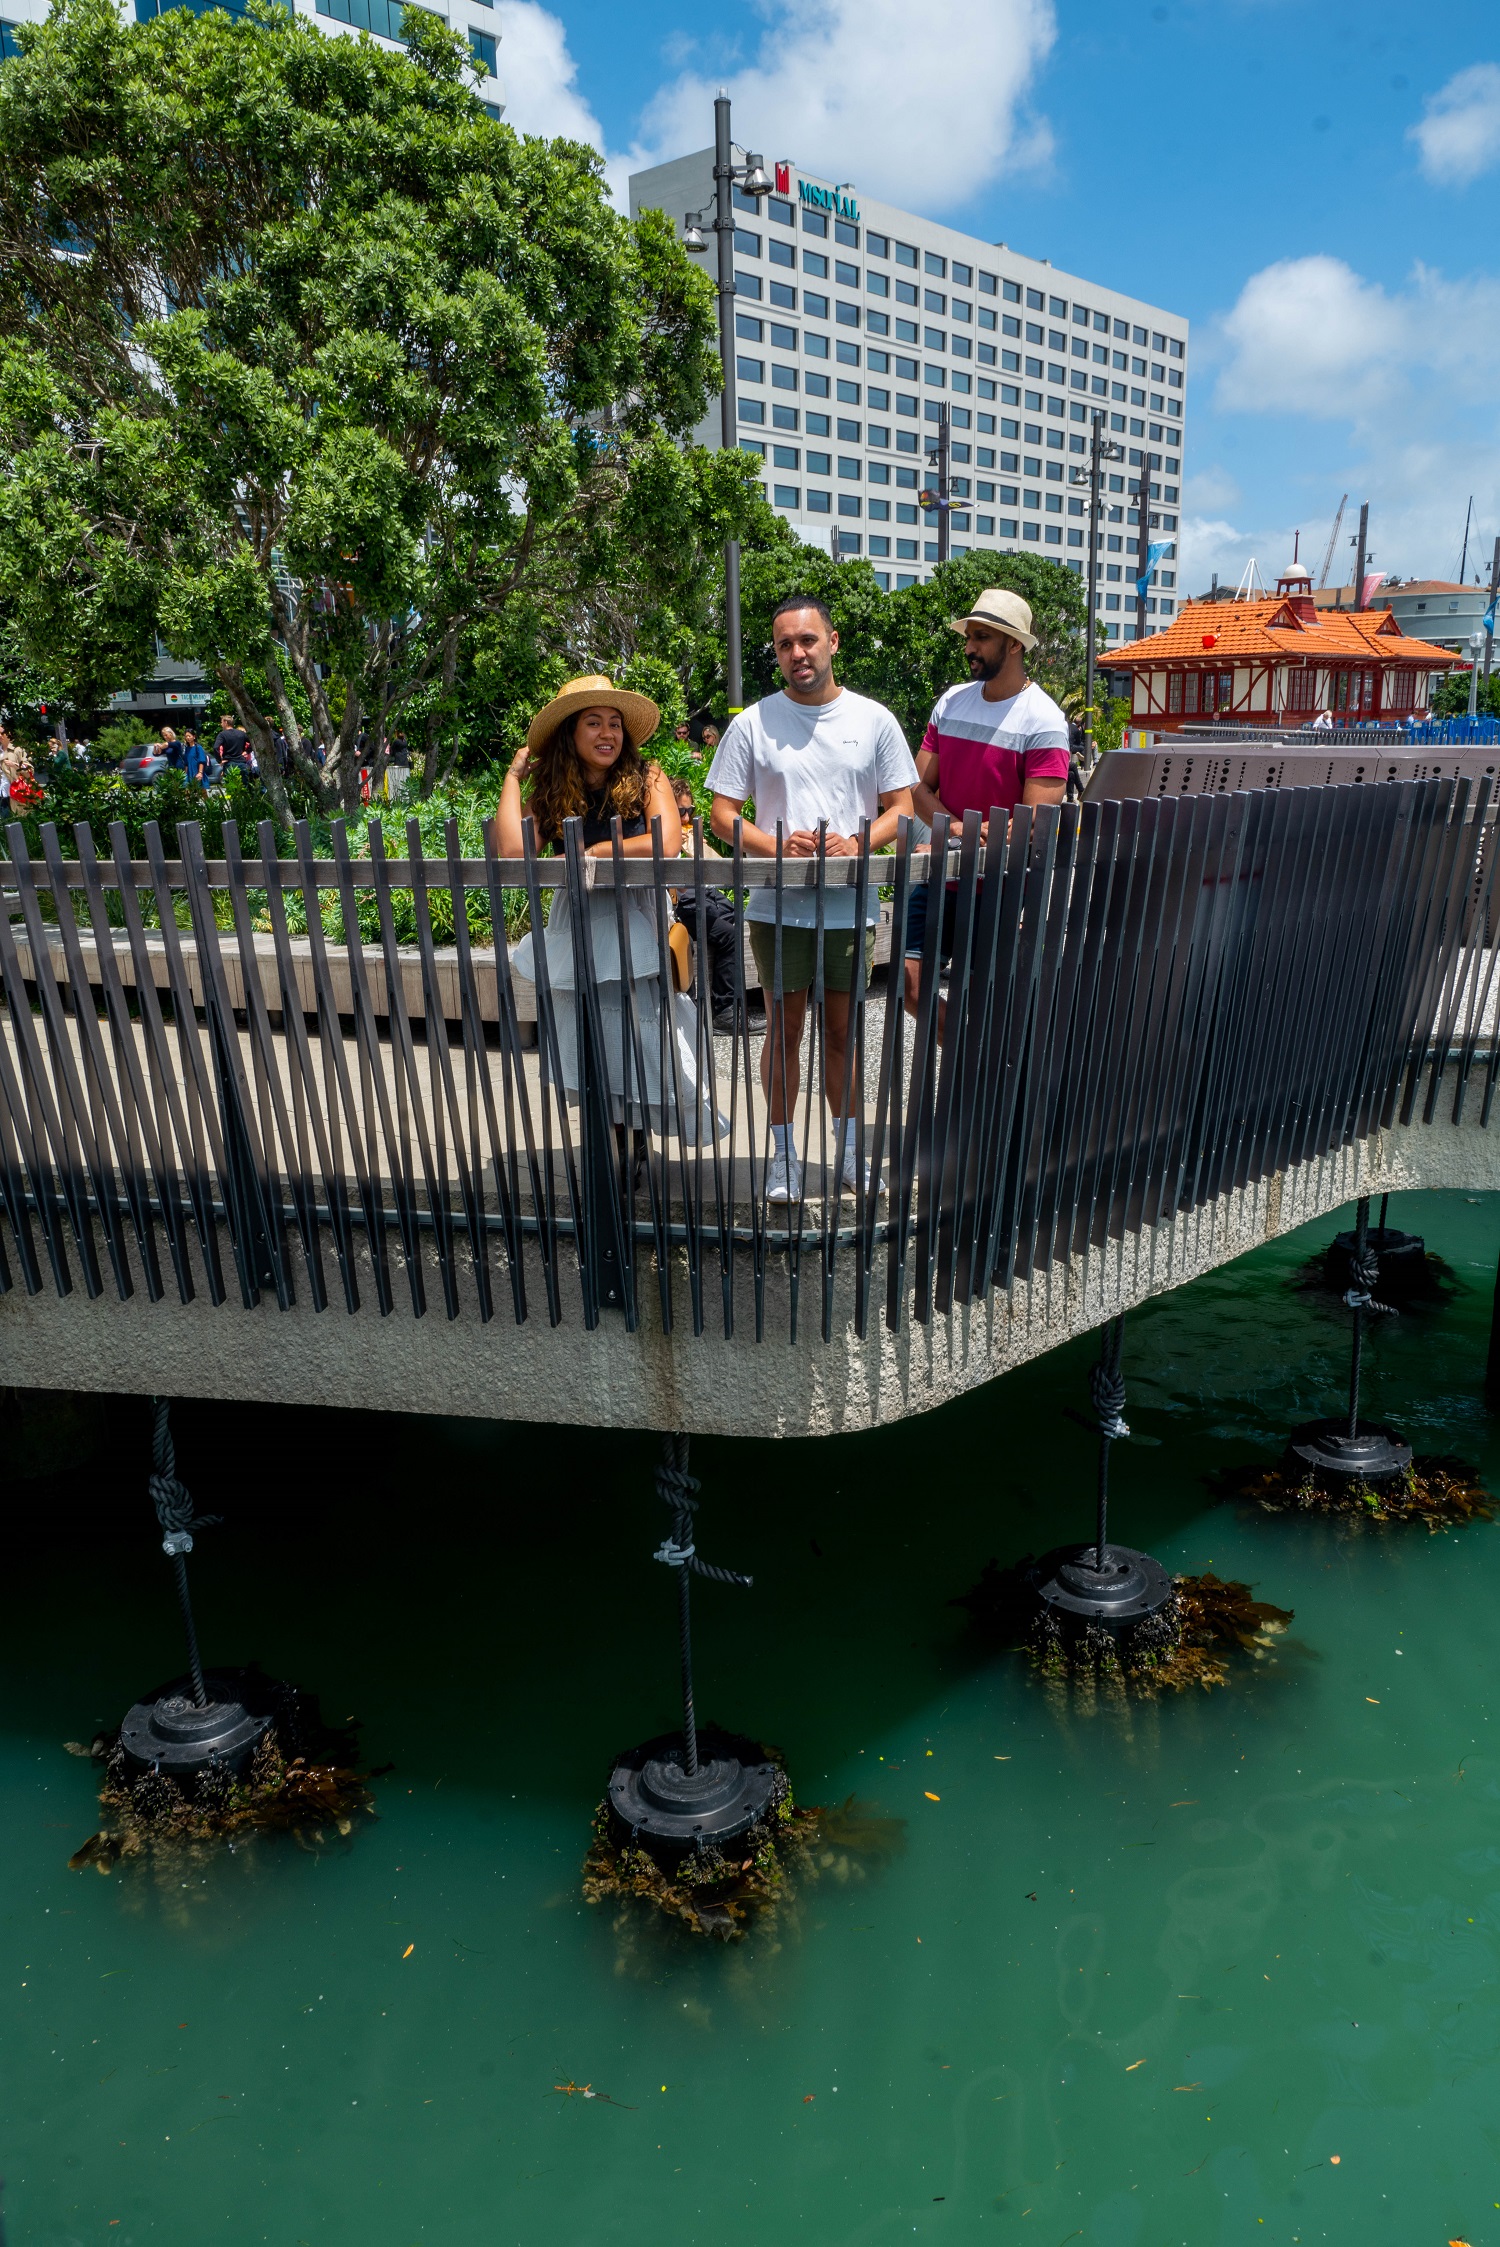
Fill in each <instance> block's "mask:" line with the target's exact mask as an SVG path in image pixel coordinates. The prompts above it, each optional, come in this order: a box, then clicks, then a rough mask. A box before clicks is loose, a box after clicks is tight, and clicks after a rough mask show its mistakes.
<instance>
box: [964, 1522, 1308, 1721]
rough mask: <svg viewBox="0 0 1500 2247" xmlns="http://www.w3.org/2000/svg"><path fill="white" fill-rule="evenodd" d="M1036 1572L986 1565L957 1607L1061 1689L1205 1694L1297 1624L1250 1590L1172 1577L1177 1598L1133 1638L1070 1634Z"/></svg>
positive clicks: (1208, 1579) (1030, 1565)
mask: <svg viewBox="0 0 1500 2247" xmlns="http://www.w3.org/2000/svg"><path fill="white" fill-rule="evenodd" d="M1034 1566H1035V1563H1034V1561H1033V1559H1032V1557H1031V1555H1030V1554H1028V1555H1027V1556H1026V1558H1025V1559H1023V1560H1020V1561H1017V1562H1016V1563H1015V1564H1014V1565H1013V1566H1011V1567H1009V1568H1002V1567H1001V1566H1000V1563H999V1562H998V1561H995V1560H989V1561H986V1562H985V1565H984V1568H983V1570H982V1571H981V1573H980V1578H979V1581H978V1583H977V1584H976V1585H975V1586H974V1588H973V1590H972V1591H968V1592H965V1593H964V1594H963V1595H962V1596H961V1597H960V1598H959V1599H956V1600H955V1601H954V1603H953V1604H954V1606H955V1607H964V1608H967V1609H968V1611H969V1613H970V1615H971V1616H972V1617H973V1618H974V1621H975V1623H976V1625H977V1626H978V1628H979V1629H980V1630H981V1631H982V1632H983V1633H984V1635H985V1637H987V1638H989V1639H991V1640H994V1641H997V1642H999V1643H1001V1644H1004V1645H1007V1646H1009V1647H1011V1648H1012V1649H1013V1650H1015V1651H1017V1652H1020V1653H1024V1654H1025V1655H1026V1657H1027V1659H1028V1660H1029V1661H1030V1663H1031V1665H1032V1667H1033V1668H1034V1669H1035V1670H1036V1671H1037V1672H1038V1673H1039V1674H1040V1675H1041V1676H1042V1677H1044V1678H1047V1679H1049V1680H1051V1681H1054V1682H1062V1681H1065V1680H1069V1679H1072V1680H1077V1681H1083V1680H1089V1681H1092V1682H1096V1683H1098V1684H1101V1685H1106V1686H1115V1687H1118V1688H1122V1689H1123V1688H1125V1687H1129V1688H1130V1689H1132V1690H1133V1691H1134V1692H1135V1693H1137V1694H1139V1695H1142V1696H1144V1697H1146V1698H1154V1697H1155V1696H1156V1695H1157V1694H1159V1693H1162V1692H1172V1693H1182V1692H1186V1691H1187V1690H1188V1689H1189V1688H1190V1687H1192V1686H1195V1685H1197V1686H1201V1687H1202V1688H1203V1689H1204V1691H1205V1692H1207V1691H1208V1690H1210V1689H1211V1688H1212V1687H1213V1686H1216V1685H1227V1684H1228V1683H1229V1661H1230V1658H1231V1656H1232V1655H1233V1654H1234V1652H1235V1651H1236V1650H1239V1651H1241V1652H1244V1653H1248V1654H1250V1655H1252V1656H1254V1657H1255V1658H1256V1659H1257V1660H1259V1659H1262V1658H1263V1657H1264V1656H1265V1655H1266V1654H1267V1653H1268V1652H1269V1651H1270V1649H1271V1647H1272V1644H1273V1642H1274V1640H1275V1639H1276V1638H1277V1637H1278V1636H1279V1635H1280V1634H1281V1633H1282V1632H1283V1631H1285V1629H1286V1628H1287V1625H1288V1624H1289V1623H1290V1622H1291V1620H1292V1611H1291V1609H1290V1608H1285V1607H1273V1606H1272V1605H1271V1604H1270V1602H1269V1601H1268V1600H1258V1599H1256V1598H1255V1597H1254V1596H1253V1593H1252V1590H1251V1587H1250V1586H1249V1585H1248V1584H1242V1583H1239V1582H1237V1581H1235V1580H1233V1579H1228V1578H1223V1577H1218V1576H1215V1575H1213V1574H1212V1573H1211V1572H1210V1573H1209V1574H1207V1575H1204V1576H1174V1577H1173V1579H1172V1596H1171V1598H1170V1599H1169V1600H1168V1601H1167V1602H1166V1604H1165V1605H1164V1606H1162V1607H1160V1608H1158V1610H1157V1611H1156V1613H1155V1614H1154V1615H1148V1616H1146V1617H1145V1618H1144V1619H1143V1620H1142V1621H1141V1622H1139V1623H1137V1624H1135V1625H1134V1626H1133V1627H1132V1628H1131V1629H1129V1630H1126V1631H1121V1632H1118V1633H1116V1632H1113V1631H1109V1630H1107V1629H1106V1628H1105V1627H1104V1625H1103V1624H1102V1623H1094V1622H1090V1623H1084V1624H1081V1625H1078V1626H1075V1627H1074V1628H1072V1629H1069V1628H1068V1627H1067V1625H1066V1623H1065V1622H1064V1620H1063V1619H1062V1618H1061V1617H1060V1616H1059V1615H1058V1613H1057V1612H1056V1610H1055V1609H1053V1608H1050V1607H1047V1606H1044V1605H1043V1604H1042V1603H1041V1602H1040V1601H1039V1600H1038V1599H1037V1597H1036V1594H1035V1590H1034V1588H1033V1580H1032V1577H1033V1569H1034Z"/></svg>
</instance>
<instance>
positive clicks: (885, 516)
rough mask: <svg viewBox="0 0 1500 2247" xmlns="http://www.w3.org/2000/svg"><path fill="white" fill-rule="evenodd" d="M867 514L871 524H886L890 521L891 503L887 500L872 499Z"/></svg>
mask: <svg viewBox="0 0 1500 2247" xmlns="http://www.w3.org/2000/svg"><path fill="white" fill-rule="evenodd" d="M869 512H870V517H871V520H872V521H873V522H877V523H888V522H889V521H890V519H891V503H890V501H889V500H888V499H872V500H871V501H870V504H869Z"/></svg>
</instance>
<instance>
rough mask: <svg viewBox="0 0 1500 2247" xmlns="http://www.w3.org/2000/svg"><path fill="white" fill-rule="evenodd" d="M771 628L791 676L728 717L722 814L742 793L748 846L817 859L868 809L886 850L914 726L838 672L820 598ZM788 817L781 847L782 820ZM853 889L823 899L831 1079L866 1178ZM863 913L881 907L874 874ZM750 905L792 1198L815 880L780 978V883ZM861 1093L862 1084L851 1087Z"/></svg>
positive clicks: (844, 1171) (784, 1171)
mask: <svg viewBox="0 0 1500 2247" xmlns="http://www.w3.org/2000/svg"><path fill="white" fill-rule="evenodd" d="M771 639H772V645H773V647H774V649H775V652H776V661H777V665H778V667H779V668H780V671H781V676H782V678H783V679H784V680H785V681H786V685H785V686H784V688H783V689H782V691H781V692H780V693H779V694H768V695H767V696H766V697H765V699H764V701H762V702H756V703H752V705H751V707H750V708H749V709H748V710H743V711H741V712H740V714H739V716H738V717H737V718H734V719H732V720H731V721H730V724H729V726H728V728H727V729H726V731H725V734H724V738H723V740H722V741H721V742H720V743H719V746H718V749H717V751H716V752H715V755H714V761H713V763H712V765H711V766H710V767H709V772H708V787H709V790H710V792H711V793H712V796H713V814H712V825H713V831H714V833H715V834H716V835H717V836H718V837H719V838H720V839H721V841H724V842H730V841H732V840H733V837H734V823H735V820H736V819H737V818H739V817H740V811H741V807H742V806H743V805H744V804H745V803H747V802H748V803H750V804H753V806H754V811H755V818H754V821H753V823H752V821H750V820H748V819H746V820H744V821H743V823H742V825H741V828H740V843H741V847H742V849H743V850H744V852H745V853H746V855H747V856H748V857H751V858H774V857H775V856H776V854H777V849H778V847H779V848H780V850H781V852H782V855H783V856H784V857H786V858H815V857H816V856H817V852H818V826H819V822H820V821H826V822H827V833H826V836H825V838H824V850H825V853H826V855H827V856H828V857H829V858H855V857H857V856H858V855H859V830H860V823H861V821H862V820H865V819H868V820H869V822H870V847H871V849H872V850H879V849H881V848H882V847H883V846H884V845H885V844H886V843H888V842H889V841H891V840H892V839H893V837H894V836H895V832H896V822H897V820H898V819H899V818H900V817H901V815H902V813H903V812H904V813H905V814H906V815H907V816H908V817H910V814H911V808H912V789H913V787H914V786H915V784H916V778H917V768H916V766H915V765H914V764H913V762H912V755H911V751H910V749H909V748H908V747H907V745H906V737H905V736H904V734H903V733H902V731H901V728H900V726H899V725H898V724H897V723H896V720H895V719H894V718H893V717H892V715H891V713H890V711H889V710H887V709H885V708H884V706H883V705H882V704H881V703H878V702H871V701H869V700H867V698H866V697H865V696H864V695H862V694H852V693H850V691H849V689H848V688H847V687H841V686H839V685H838V684H837V682H836V681H835V679H834V676H833V659H834V656H835V655H836V654H837V653H838V645H839V636H838V634H837V632H835V631H834V629H833V622H832V619H831V618H830V616H829V614H828V611H827V609H826V608H825V607H824V606H823V603H822V602H821V601H819V600H816V599H814V598H813V597H812V595H810V594H805V593H794V594H792V595H790V596H789V597H788V598H787V599H786V600H784V601H783V602H782V604H781V606H780V608H778V609H777V611H776V613H775V615H774V616H773V617H772V619H771ZM778 826H779V828H780V830H781V839H780V844H779V846H778V841H777V829H778ZM855 903H856V896H855V892H854V890H853V889H852V888H851V889H829V890H826V891H825V893H824V899H823V990H824V994H825V1000H824V1028H825V1053H824V1089H825V1091H826V1092H827V1096H828V1103H829V1106H830V1107H831V1108H832V1110H833V1114H834V1121H835V1125H836V1135H835V1136H836V1144H838V1145H840V1146H841V1149H842V1152H841V1157H840V1171H841V1182H842V1184H843V1186H844V1187H845V1188H846V1189H848V1190H851V1191H852V1189H853V1188H854V1186H855V1183H856V1177H855V1168H854V1134H853V1131H852V1130H851V1129H850V1128H849V1126H848V1123H847V1120H846V1118H845V1115H844V1111H843V1106H842V1103H843V1098H844V1079H845V1076H846V1073H847V1055H848V1044H849V993H850V986H851V984H852V982H853V979H854V959H855V945H856V943H858V942H859V941H860V937H859V932H857V931H856V929H855V926H854V910H855ZM865 910H866V917H867V920H868V922H869V923H871V924H873V923H874V922H875V921H876V920H877V919H878V918H879V913H880V901H879V893H878V889H877V886H876V884H875V883H874V882H873V881H872V882H871V883H870V885H869V890H868V894H867V898H866V908H865ZM746 918H747V919H748V921H749V922H750V949H751V951H752V952H753V954H754V955H755V964H756V967H757V969H758V970H759V973H760V979H761V984H762V986H763V988H764V989H765V991H766V992H767V994H768V998H769V1021H768V1023H767V1034H766V1042H765V1047H764V1049H763V1051H762V1053H761V1057H760V1073H761V1082H762V1083H763V1084H764V1086H765V1088H766V1098H767V1100H768V1102H769V1104H770V1112H771V1133H772V1148H773V1152H772V1160H771V1176H770V1183H769V1187H768V1195H769V1199H770V1200H772V1201H795V1200H797V1199H798V1198H799V1196H800V1194H801V1191H802V1176H801V1167H800V1164H799V1162H798V1158H797V1148H796V1142H795V1138H794V1119H795V1115H796V1101H797V1090H798V1086H799V1084H800V1082H801V1051H802V1031H803V1027H804V1025H805V1022H806V1019H807V994H808V991H809V989H810V988H811V986H812V981H813V976H814V974H815V972H816V969H817V928H816V922H817V899H816V897H815V896H814V894H813V892H812V891H811V890H802V889H799V890H785V891H784V892H783V895H782V915H781V991H782V997H781V999H780V1001H779V1002H778V1001H777V999H776V997H775V986H776V929H775V920H776V892H775V890H774V889H771V888H767V889H755V890H752V891H751V893H750V904H749V906H748V908H747V912H746ZM874 944H875V939H874V934H873V926H872V928H871V930H870V931H869V933H867V935H866V937H865V945H866V951H865V961H866V968H867V969H868V966H869V963H870V960H871V959H872V957H873V954H874ZM851 1090H852V1093H853V1097H854V1098H855V1099H860V1098H861V1097H862V1096H863V1088H862V1087H861V1086H858V1085H855V1086H853V1087H852V1088H851Z"/></svg>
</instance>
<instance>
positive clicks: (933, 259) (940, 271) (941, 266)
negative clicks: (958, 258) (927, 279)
mask: <svg viewBox="0 0 1500 2247" xmlns="http://www.w3.org/2000/svg"><path fill="white" fill-rule="evenodd" d="M922 271H923V272H924V273H932V274H935V275H936V277H937V279H938V280H939V281H941V280H942V279H944V277H945V276H946V274H947V271H948V260H947V259H946V258H945V257H939V256H938V254H937V251H936V250H929V251H928V252H927V255H926V256H925V257H924V258H923V260H922Z"/></svg>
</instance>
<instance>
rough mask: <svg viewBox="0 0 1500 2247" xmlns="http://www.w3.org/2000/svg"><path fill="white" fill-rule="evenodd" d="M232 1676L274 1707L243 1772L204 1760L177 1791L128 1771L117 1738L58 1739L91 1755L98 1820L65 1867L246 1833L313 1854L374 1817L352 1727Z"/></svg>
mask: <svg viewBox="0 0 1500 2247" xmlns="http://www.w3.org/2000/svg"><path fill="white" fill-rule="evenodd" d="M240 1675H241V1677H243V1678H246V1679H248V1680H250V1681H252V1682H253V1684H254V1685H257V1686H258V1687H259V1689H260V1691H261V1692H262V1693H266V1694H269V1695H270V1697H271V1701H272V1705H273V1709H274V1715H273V1721H272V1723H271V1726H270V1728H269V1730H267V1731H266V1732H265V1733H264V1734H263V1735H262V1737H261V1739H260V1740H259V1742H258V1743H257V1745H256V1749H255V1753H254V1755H253V1756H252V1757H251V1759H250V1763H249V1766H248V1768H247V1769H246V1770H245V1771H243V1772H235V1771H233V1770H231V1769H230V1768H229V1767H228V1766H227V1765H226V1764H224V1763H222V1762H211V1763H206V1764H205V1765H204V1766H203V1768H202V1769H201V1770H200V1771H199V1772H198V1773H196V1775H195V1777H194V1779H193V1781H192V1782H191V1784H189V1785H184V1784H183V1783H182V1782H181V1781H179V1780H177V1779H175V1778H173V1777H171V1776H170V1775H169V1774H167V1773H166V1772H162V1771H153V1770H148V1771H141V1770H138V1769H136V1768H135V1767H134V1766H133V1765H132V1764H131V1762H130V1759H129V1758H128V1757H127V1756H126V1754H125V1750H124V1747H123V1744H122V1742H121V1739H120V1735H119V1733H118V1732H114V1733H108V1734H101V1735H100V1736H99V1737H98V1738H97V1739H96V1740H95V1741H94V1742H93V1744H92V1746H90V1747H83V1746H81V1745H80V1744H79V1743H78V1742H77V1741H74V1740H70V1741H69V1742H68V1743H67V1746H68V1752H69V1753H70V1754H71V1755H81V1756H92V1757H93V1758H94V1760H95V1761H96V1762H98V1763H101V1764H102V1765H103V1767H104V1779H103V1783H102V1785H101V1787H100V1789H99V1807H100V1810H101V1811H102V1812H103V1814H104V1823H103V1824H102V1825H101V1827H100V1829H99V1831H98V1832H97V1833H95V1834H91V1835H90V1836H89V1839H88V1840H87V1841H86V1842H85V1843H84V1844H83V1846H82V1848H81V1849H77V1850H75V1851H74V1853H73V1855H72V1856H71V1857H70V1858H69V1859H68V1864H69V1866H70V1868H71V1869H72V1870H73V1871H75V1872H78V1871H82V1870H83V1869H84V1868H85V1867H86V1866H89V1865H92V1866H93V1867H94V1870H95V1871H96V1872H101V1873H109V1872H112V1871H113V1870H114V1868H115V1866H116V1865H117V1864H120V1863H122V1862H129V1861H130V1860H132V1859H145V1858H147V1857H150V1856H155V1855H159V1854H161V1853H163V1852H169V1851H183V1850H186V1851H189V1852H194V1853H198V1852H201V1851H202V1850H203V1849H205V1848H206V1847H207V1846H209V1845H211V1844H213V1843H216V1842H219V1841H223V1840H226V1839H227V1840H228V1841H229V1842H230V1843H231V1845H233V1843H234V1841H235V1840H236V1839H237V1838H239V1837H243V1836H248V1835H250V1834H253V1833H283V1834H291V1835H292V1836H293V1838H294V1839H295V1840H296V1841H297V1842H298V1844H299V1845H300V1846H301V1847H302V1848H304V1849H317V1848H319V1847H321V1846H322V1845H323V1844H324V1842H325V1841H326V1840H327V1837H328V1835H329V1833H330V1831H331V1832H333V1833H335V1834H337V1835H339V1836H340V1837H341V1838H344V1839H347V1838H348V1836H349V1835H350V1834H351V1833H352V1832H353V1830H354V1823H355V1820H356V1819H357V1818H362V1817H371V1816H373V1815H374V1811H375V1802H374V1797H373V1796H372V1795H371V1793H370V1790H369V1785H368V1781H369V1779H370V1778H371V1777H374V1776H376V1775H377V1774H374V1773H366V1772H361V1771H357V1770H355V1768H354V1763H355V1758H356V1752H357V1751H356V1744H355V1732H356V1729H357V1728H356V1727H354V1726H352V1725H351V1726H337V1727H335V1726H330V1725H328V1724H326V1723H325V1722H324V1721H323V1717H322V1714H321V1712H320V1710H319V1708H318V1703H317V1700H316V1698H315V1697H314V1696H313V1695H311V1694H304V1693H302V1692H299V1691H298V1689H297V1688H296V1687H295V1686H288V1685H281V1684H273V1683H272V1682H271V1681H270V1680H268V1679H265V1678H263V1677H261V1676H260V1675H259V1673H258V1672H254V1671H251V1672H244V1673H240Z"/></svg>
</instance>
